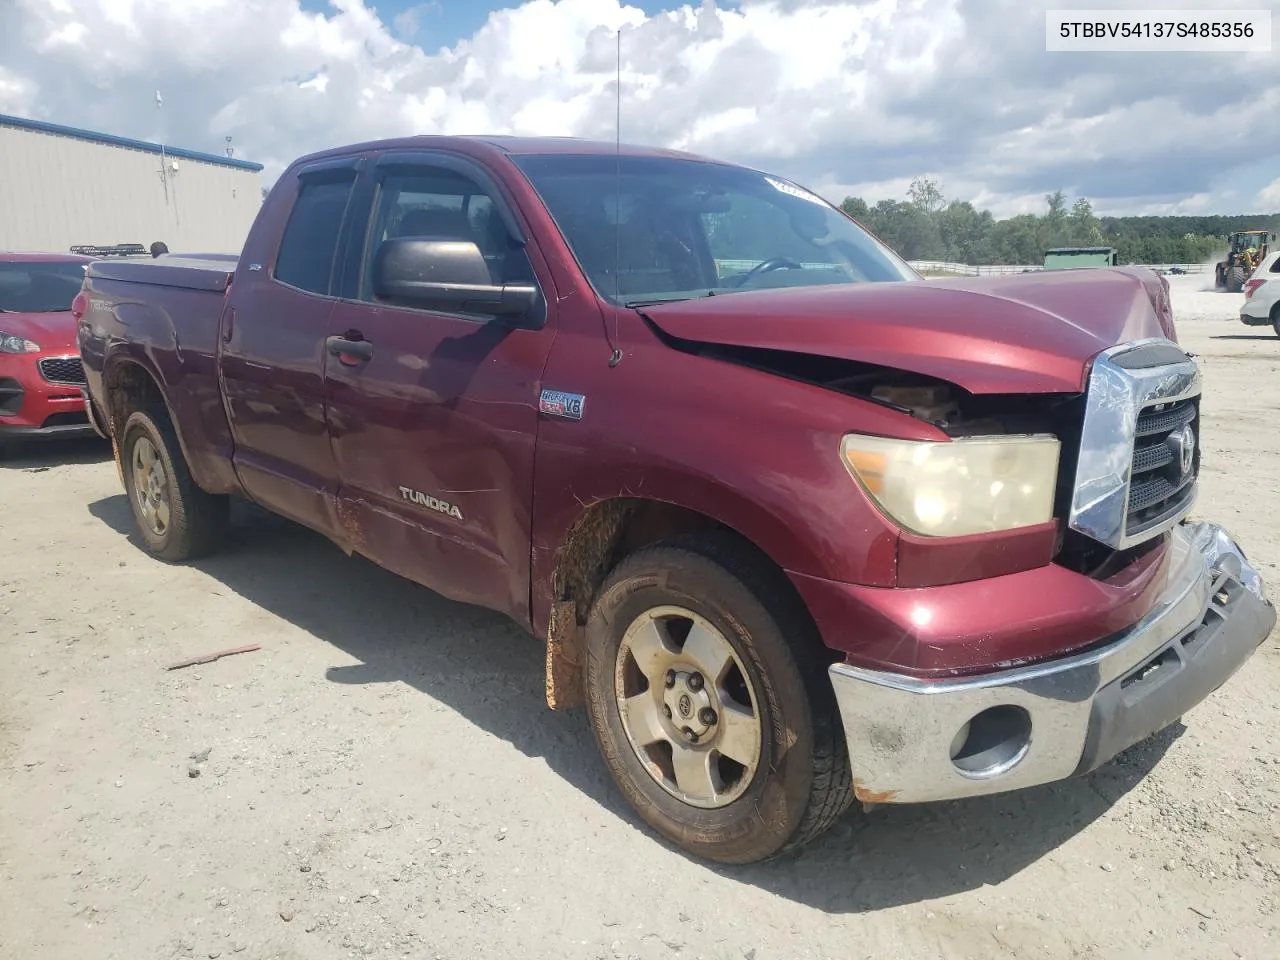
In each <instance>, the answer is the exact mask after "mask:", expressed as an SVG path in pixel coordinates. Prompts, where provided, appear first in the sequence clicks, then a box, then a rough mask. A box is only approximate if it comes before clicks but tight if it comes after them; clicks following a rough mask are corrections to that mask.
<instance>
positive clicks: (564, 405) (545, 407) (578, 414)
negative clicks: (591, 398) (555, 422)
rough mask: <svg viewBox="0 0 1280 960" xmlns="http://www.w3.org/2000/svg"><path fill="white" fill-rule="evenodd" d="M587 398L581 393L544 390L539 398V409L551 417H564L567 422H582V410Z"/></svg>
mask: <svg viewBox="0 0 1280 960" xmlns="http://www.w3.org/2000/svg"><path fill="white" fill-rule="evenodd" d="M586 403H587V398H586V397H584V396H583V395H582V394H580V393H565V392H563V391H561V390H543V391H542V394H541V396H539V397H538V409H539V410H540V411H542V412H543V413H545V414H546V415H547V416H549V417H563V418H564V419H566V420H581V419H582V408H583V407H584V406H586Z"/></svg>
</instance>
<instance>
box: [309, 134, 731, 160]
mask: <svg viewBox="0 0 1280 960" xmlns="http://www.w3.org/2000/svg"><path fill="white" fill-rule="evenodd" d="M406 149H408V150H412V149H419V150H455V151H457V152H459V153H465V154H469V155H471V156H479V157H483V156H486V155H488V156H495V155H507V156H520V157H527V156H548V155H558V156H615V155H621V156H624V157H669V158H672V159H679V160H696V161H699V162H702V163H723V161H720V160H713V159H711V158H709V157H702V156H698V155H697V154H693V153H685V152H683V151H680V150H670V149H666V148H664V147H648V146H641V145H638V144H633V143H622V144H618V143H614V142H613V141H611V140H586V139H581V138H578V137H516V136H505V135H500V134H493V135H486V136H455V137H445V136H434V135H424V136H418V137H399V138H395V139H390V140H369V141H366V142H364V143H353V144H347V145H345V146H341V147H332V148H330V149H327V150H321V151H317V152H315V153H310V154H307V155H306V156H303V157H299V158H298V159H297V160H296V161H295V163H294V165H295V166H296V165H298V164H302V163H311V162H314V161H317V160H324V159H329V158H334V157H344V156H351V155H353V154H361V153H374V152H377V151H379V150H406Z"/></svg>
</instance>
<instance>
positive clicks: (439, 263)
mask: <svg viewBox="0 0 1280 960" xmlns="http://www.w3.org/2000/svg"><path fill="white" fill-rule="evenodd" d="M373 295H374V297H375V298H376V299H377V300H378V301H379V302H381V303H388V304H393V305H397V306H406V307H422V308H424V309H429V310H439V311H441V312H443V313H471V314H480V315H482V316H490V317H499V318H502V319H504V320H507V321H509V322H518V325H520V326H532V327H541V326H542V324H543V322H544V320H545V309H544V305H543V302H542V297H541V295H540V293H539V291H538V288H537V287H536V286H534V285H533V284H514V283H506V284H495V283H494V282H493V280H492V278H491V277H490V275H489V265H488V264H487V263H485V259H484V254H482V253H481V252H480V248H479V247H478V246H476V244H474V243H472V242H471V241H469V240H441V239H433V238H430V237H401V238H397V239H394V240H384V241H383V242H382V243H381V244H380V245H379V246H378V250H377V253H375V254H374V257H373Z"/></svg>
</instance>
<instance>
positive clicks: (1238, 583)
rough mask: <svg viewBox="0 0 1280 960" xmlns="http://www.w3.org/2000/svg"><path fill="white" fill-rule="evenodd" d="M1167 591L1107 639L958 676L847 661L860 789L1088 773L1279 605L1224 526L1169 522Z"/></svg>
mask: <svg viewBox="0 0 1280 960" xmlns="http://www.w3.org/2000/svg"><path fill="white" fill-rule="evenodd" d="M1169 550H1170V551H1171V557H1170V560H1171V562H1170V564H1169V576H1168V581H1167V583H1166V585H1165V588H1164V591H1163V593H1162V594H1161V595H1160V596H1159V598H1158V599H1157V601H1156V603H1155V605H1154V606H1153V607H1152V609H1151V611H1150V612H1149V613H1148V614H1147V615H1146V616H1145V617H1143V619H1142V620H1140V621H1139V622H1138V623H1136V624H1135V625H1133V626H1132V627H1130V628H1128V629H1127V630H1124V631H1122V632H1121V633H1120V634H1118V635H1117V636H1115V637H1114V638H1112V639H1110V640H1109V641H1108V642H1107V643H1106V644H1105V645H1102V646H1100V647H1097V648H1095V649H1092V650H1089V651H1087V652H1085V653H1080V654H1076V655H1072V656H1068V657H1064V658H1062V659H1059V660H1053V661H1049V662H1046V663H1037V664H1032V665H1030V666H1025V667H1019V668H1015V669H1010V670H1004V671H1000V672H997V673H989V674H984V675H981V676H976V677H964V678H958V679H954V680H932V681H930V680H918V679H915V678H912V677H906V676H903V675H899V674H892V673H884V672H880V671H874V670H866V669H862V668H859V667H853V666H850V665H848V664H843V663H837V664H834V665H832V667H831V668H830V676H831V682H832V686H833V687H834V689H835V695H836V701H837V704H838V706H839V710H840V715H841V719H842V721H843V724H844V729H845V734H846V738H847V740H848V747H849V756H850V762H851V766H852V770H853V782H854V790H855V793H856V795H857V797H858V798H859V799H860V800H862V801H864V802H868V803H914V802H921V801H932V800H948V799H956V798H960V797H971V796H979V795H982V794H989V793H1000V792H1004V791H1007V790H1016V789H1020V788H1022V787H1030V786H1034V785H1036V784H1041V783H1050V782H1053V781H1055V780H1062V779H1065V778H1067V777H1071V776H1075V775H1079V774H1083V773H1087V772H1089V771H1090V770H1093V769H1095V768H1097V767H1098V766H1101V765H1102V764H1103V763H1105V762H1107V761H1108V760H1110V759H1111V758H1112V757H1114V756H1115V755H1116V754H1117V753H1119V752H1121V751H1122V750H1124V749H1126V748H1127V747H1130V746H1132V745H1133V744H1135V743H1138V742H1140V741H1141V740H1144V739H1146V738H1147V737H1149V736H1150V735H1152V734H1154V733H1156V732H1157V731H1159V730H1162V729H1163V728H1165V727H1166V726H1168V725H1169V724H1171V723H1173V722H1174V721H1175V720H1177V719H1178V718H1179V717H1180V716H1182V714H1183V713H1184V712H1186V711H1187V710H1190V709H1191V708H1192V707H1194V706H1195V705H1196V704H1198V703H1200V702H1201V701H1202V700H1203V699H1204V698H1205V697H1207V696H1208V695H1209V694H1210V693H1212V692H1213V691H1214V690H1216V689H1217V688H1218V687H1219V686H1221V685H1222V684H1223V683H1224V682H1225V681H1226V680H1227V679H1228V678H1229V677H1230V676H1231V675H1232V674H1234V673H1235V672H1236V670H1237V669H1239V667H1240V666H1241V665H1242V664H1243V663H1244V662H1245V661H1246V660H1247V659H1248V658H1249V657H1250V656H1251V655H1252V653H1253V651H1254V650H1255V649H1257V647H1258V646H1259V645H1260V644H1261V643H1262V642H1263V641H1264V640H1265V639H1266V638H1267V636H1268V635H1269V634H1270V633H1271V630H1272V628H1273V627H1274V626H1275V623H1276V610H1275V608H1274V607H1273V606H1272V605H1271V603H1270V602H1269V601H1268V599H1267V597H1266V592H1265V588H1264V586H1263V584H1262V580H1261V578H1260V577H1259V575H1258V572H1257V571H1256V570H1255V569H1254V568H1253V567H1252V566H1251V565H1250V564H1249V562H1248V560H1246V559H1245V556H1244V554H1243V553H1242V552H1241V551H1240V548H1239V547H1238V546H1236V544H1235V543H1234V541H1232V539H1231V538H1230V536H1229V535H1228V534H1227V533H1226V531H1224V530H1223V529H1222V528H1221V527H1218V526H1216V525H1214V524H1209V523H1195V524H1191V523H1184V524H1181V525H1179V526H1177V527H1175V528H1174V529H1173V531H1172V532H1171V538H1170V544H1169Z"/></svg>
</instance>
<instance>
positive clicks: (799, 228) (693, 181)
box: [513, 156, 919, 306]
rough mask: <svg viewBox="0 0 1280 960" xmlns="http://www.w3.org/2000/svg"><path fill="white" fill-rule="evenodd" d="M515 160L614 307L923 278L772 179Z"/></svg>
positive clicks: (633, 163) (721, 169)
mask: <svg viewBox="0 0 1280 960" xmlns="http://www.w3.org/2000/svg"><path fill="white" fill-rule="evenodd" d="M513 159H514V160H515V162H516V164H517V165H518V166H519V167H520V168H521V169H522V170H523V171H524V173H525V175H526V176H527V177H528V178H529V181H530V182H531V183H532V184H533V188H534V189H535V190H536V191H537V192H538V195H539V196H540V197H541V198H542V201H543V203H545V204H546V206H547V209H548V210H549V211H550V213H551V216H552V217H553V218H554V219H555V221H556V224H557V226H559V228H560V231H561V233H563V234H564V237H565V240H566V241H567V242H568V244H569V246H570V248H572V250H573V254H574V256H575V257H576V258H577V260H578V263H579V265H581V267H582V269H583V270H584V271H585V272H586V274H587V277H588V278H589V279H590V281H591V284H592V286H593V287H594V288H595V290H596V292H597V293H598V294H600V295H601V296H602V297H604V298H605V299H607V300H610V301H612V302H614V303H624V304H628V305H631V306H637V305H639V304H642V303H654V302H661V301H666V300H686V299H690V298H692V297H704V296H710V295H719V294H724V293H733V292H736V291H742V290H759V289H764V288H773V287H805V286H815V285H818V284H834V283H873V282H883V281H893V280H916V279H919V278H918V275H917V274H916V273H915V272H914V271H912V269H911V268H910V267H909V266H908V265H907V264H906V262H905V261H903V260H901V259H899V258H898V257H897V256H896V255H895V254H893V253H892V252H891V251H890V250H889V249H888V248H886V247H885V246H884V245H883V244H881V243H879V242H878V241H876V240H875V239H874V238H872V237H871V235H870V234H868V233H867V232H866V231H864V230H862V229H861V228H859V227H858V225H857V224H855V223H854V222H853V221H852V220H850V219H849V218H848V217H846V216H844V215H843V214H842V213H840V212H839V211H838V210H836V209H835V208H834V207H832V206H831V205H830V204H828V203H827V202H826V201H825V200H822V199H821V198H819V197H817V196H815V195H814V194H812V193H809V192H808V191H807V190H804V189H802V188H800V187H797V186H796V185H795V184H792V183H789V182H787V181H785V180H781V179H779V178H777V177H772V176H767V175H765V174H763V173H757V172H755V171H753V170H746V169H743V168H741V167H733V166H726V165H723V164H718V163H709V162H705V161H698V160H682V159H673V158H667V157H625V156H624V157H612V156H591V157H583V156H554V157H514V158H513Z"/></svg>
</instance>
